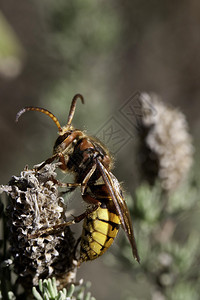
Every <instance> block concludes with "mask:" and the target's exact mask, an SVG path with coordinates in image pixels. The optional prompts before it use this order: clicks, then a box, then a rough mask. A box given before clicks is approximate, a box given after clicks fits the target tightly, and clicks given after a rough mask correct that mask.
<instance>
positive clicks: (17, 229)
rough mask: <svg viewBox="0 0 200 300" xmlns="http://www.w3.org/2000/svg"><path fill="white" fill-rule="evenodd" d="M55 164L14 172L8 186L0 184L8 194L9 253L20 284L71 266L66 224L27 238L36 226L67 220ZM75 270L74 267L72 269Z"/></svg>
mask: <svg viewBox="0 0 200 300" xmlns="http://www.w3.org/2000/svg"><path fill="white" fill-rule="evenodd" d="M55 168H56V164H51V165H46V166H45V167H44V168H43V169H42V170H40V171H39V172H37V173H36V172H35V171H34V170H29V169H28V168H25V170H24V171H22V172H21V176H19V177H16V176H13V177H12V179H11V180H10V182H9V185H8V186H1V187H0V191H5V192H6V193H7V194H8V195H9V196H10V197H9V198H10V203H9V205H8V207H7V212H8V225H9V228H10V244H11V253H12V255H13V258H14V266H15V272H16V273H17V274H18V276H19V281H20V282H21V283H22V285H23V286H25V287H26V288H27V287H31V286H32V285H37V284H38V281H39V279H40V278H42V279H44V278H47V277H49V276H55V277H56V278H57V279H58V280H59V278H61V279H62V280H63V277H65V275H66V278H67V276H68V274H67V273H68V272H69V273H70V272H72V270H73V250H74V243H75V240H74V238H73V235H72V232H71V230H70V228H69V227H65V228H64V229H62V230H59V231H55V232H53V233H52V232H51V234H46V235H42V236H37V237H34V238H30V237H29V235H33V234H35V233H36V232H38V230H40V229H44V228H46V227H51V226H54V225H56V224H60V223H64V222H66V217H65V212H66V205H65V204H64V201H63V199H62V198H61V197H59V194H58V190H57V186H56V185H55V184H54V183H53V182H52V180H50V179H49V178H51V177H53V178H55V176H56V173H55ZM74 272H75V270H74Z"/></svg>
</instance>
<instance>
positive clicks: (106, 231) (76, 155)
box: [16, 94, 140, 263]
mask: <svg viewBox="0 0 200 300" xmlns="http://www.w3.org/2000/svg"><path fill="white" fill-rule="evenodd" d="M79 98H80V100H81V101H82V103H84V99H83V96H82V95H81V94H76V95H75V96H74V98H73V99H72V103H71V108H70V111H69V116H68V121H67V125H66V126H63V127H61V125H60V123H59V121H58V119H57V118H56V117H55V116H54V115H53V114H52V113H51V112H49V111H48V110H46V109H43V108H39V107H25V108H23V109H22V110H20V111H19V112H18V114H17V116H16V121H18V119H19V117H20V116H21V115H22V114H23V113H24V112H26V111H39V112H42V113H44V114H46V115H47V116H49V117H50V118H51V119H52V120H53V121H54V122H55V124H56V126H57V127H58V130H59V137H58V138H57V140H56V142H55V145H54V148H53V155H52V156H51V157H50V158H48V159H47V160H46V161H45V162H44V163H42V164H41V165H40V166H39V168H38V170H39V169H41V168H43V167H44V166H45V165H46V164H49V163H52V162H53V161H54V160H55V159H58V160H59V162H60V166H59V167H60V168H61V170H62V171H64V172H73V173H74V175H75V181H74V183H66V184H63V186H67V187H68V188H69V189H70V190H74V189H75V188H76V187H77V186H80V187H81V194H82V198H83V200H84V201H85V202H87V203H88V204H89V205H90V206H89V207H88V208H87V209H86V211H85V212H84V213H83V214H81V215H80V216H77V217H74V219H73V220H72V221H69V222H67V223H65V224H61V225H63V226H68V225H71V224H74V223H77V222H80V221H81V220H83V219H84V223H83V230H82V235H81V237H80V259H79V262H80V263H81V262H83V261H87V260H93V259H96V258H97V257H99V256H100V255H102V254H103V253H104V252H105V251H106V250H107V249H108V248H109V247H110V246H111V244H112V242H113V240H114V238H115V237H116V235H117V233H118V231H119V227H120V225H121V226H122V228H123V229H124V231H125V233H126V235H127V237H128V239H129V242H130V244H131V247H132V252H133V256H134V258H135V259H136V260H137V261H138V262H139V261H140V259H139V255H138V251H137V246H136V242H135V237H134V232H133V227H132V223H131V218H130V214H129V211H128V208H127V205H126V202H125V200H124V197H123V194H122V189H121V187H120V184H119V181H118V180H117V178H116V177H115V176H114V175H113V174H112V173H111V168H112V159H111V156H110V154H109V152H108V150H107V149H106V148H105V147H104V146H103V145H102V144H101V143H100V142H99V141H97V140H96V139H95V138H93V137H89V136H87V135H86V133H84V132H83V131H81V130H79V129H75V128H74V127H73V126H72V125H71V122H72V119H73V116H74V112H75V108H76V102H77V99H79ZM100 181H101V182H100ZM47 230H48V228H47ZM44 232H45V230H44Z"/></svg>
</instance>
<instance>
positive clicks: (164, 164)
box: [140, 93, 193, 191]
mask: <svg viewBox="0 0 200 300" xmlns="http://www.w3.org/2000/svg"><path fill="white" fill-rule="evenodd" d="M140 100H141V107H142V120H141V125H142V129H143V130H142V132H143V135H142V137H141V145H142V146H141V147H142V150H141V151H142V153H143V166H142V167H143V168H144V170H146V171H147V173H146V175H147V176H146V177H147V179H149V181H150V182H151V183H153V182H152V181H154V180H155V179H156V178H157V177H158V178H159V179H160V180H161V183H162V187H163V189H164V190H166V191H171V190H174V189H175V188H176V187H177V186H178V185H179V183H180V182H182V180H183V179H184V178H185V175H187V173H188V171H189V169H190V167H191V165H192V161H193V146H192V138H191V136H190V134H189V133H188V125H187V121H186V118H185V116H184V114H183V113H181V112H180V111H179V110H178V109H175V108H172V107H169V106H166V105H165V104H164V103H163V102H161V100H160V99H159V97H158V96H157V95H155V94H147V93H143V94H142V95H141V98H140ZM149 104H150V106H149ZM151 108H152V109H151Z"/></svg>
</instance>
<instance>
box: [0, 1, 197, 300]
mask: <svg viewBox="0 0 200 300" xmlns="http://www.w3.org/2000/svg"><path fill="white" fill-rule="evenodd" d="M0 9H1V13H0V101H1V110H0V114H1V115H0V138H1V156H0V165H1V174H0V176H1V183H7V182H8V180H9V179H10V177H11V176H12V175H13V174H14V175H17V174H19V172H20V170H22V169H23V167H24V166H25V164H28V165H29V166H32V165H34V164H37V163H39V162H41V161H43V160H44V159H46V158H47V157H49V156H50V155H51V152H52V146H53V143H54V141H55V138H56V131H57V130H56V128H55V124H53V122H52V121H51V120H50V119H48V118H47V117H46V116H44V115H41V114H37V113H27V114H25V115H23V117H22V118H21V119H20V120H19V123H18V124H16V123H15V115H16V113H17V111H18V110H19V109H20V108H21V107H23V106H29V105H31V106H41V107H44V108H47V109H49V110H50V111H52V112H53V113H54V114H55V115H56V116H57V117H58V118H59V120H60V122H61V124H63V125H64V124H65V122H66V120H67V114H68V109H69V105H70V101H71V99H72V97H73V95H74V94H76V93H82V94H83V95H84V97H85V105H84V106H82V104H78V106H77V111H76V114H75V118H74V122H73V123H74V125H75V126H77V127H79V128H82V129H87V130H88V131H89V133H90V134H95V133H96V132H97V131H98V129H99V128H100V127H101V124H103V123H104V122H106V120H108V119H109V118H110V117H111V116H115V115H116V116H118V115H117V113H118V110H119V109H120V107H121V106H122V105H123V103H124V101H126V99H127V98H128V97H129V96H130V95H131V94H133V93H134V92H136V91H138V90H140V91H147V92H149V91H153V92H156V93H158V94H159V95H160V96H161V97H162V98H163V100H164V101H165V102H168V103H171V104H172V105H175V106H177V107H180V109H181V110H182V111H183V112H184V113H185V115H186V117H187V119H188V122H189V126H190V132H191V133H192V134H193V136H194V143H195V145H196V146H197V150H198V138H199V128H200V121H199V108H200V105H199V97H200V84H199V77H200V55H199V49H200V2H199V1H197V0H190V1H189V0H182V1H174V2H172V1H169V0H165V1H158V0H150V1H144V0H133V1H131V0H128V1H127V0H125V1H122V0H116V1H109V2H107V1H98V2H96V1H92V0H86V1H80V0H79V1H78V0H75V1H65V0H59V1H53V0H48V1H47V0H46V1H36V0H34V1H31V2H30V1H25V0H21V1H13V0H2V1H1V2H0ZM120 122H121V123H123V124H124V127H125V128H126V127H128V128H129V129H128V130H129V131H130V130H133V131H134V128H132V127H131V126H129V125H130V124H128V123H127V121H126V120H124V119H123V118H121V119H120ZM131 128H132V129H131ZM133 135H135V133H134V134H133ZM133 147H134V137H133V138H132V140H131V141H130V142H127V144H126V145H125V146H124V147H123V148H122V149H121V150H120V151H119V152H118V153H117V155H116V157H117V161H116V164H115V165H116V170H115V174H116V175H117V176H118V178H119V180H122V181H124V182H125V188H126V189H128V190H129V189H130V190H131V188H132V186H133V179H132V178H133V177H132V176H134V174H133V173H134V172H136V170H135V169H134V159H133V158H132V151H133V150H132V149H133ZM111 148H112V145H111ZM197 150H196V153H197ZM111 151H112V149H111ZM127 157H129V158H130V160H127ZM130 164H131V170H130ZM79 277H84V279H86V280H87V279H89V280H91V281H92V290H93V291H94V293H93V294H94V295H95V296H96V297H97V299H100V300H101V299H114V297H112V295H113V290H114V289H115V290H116V299H120V297H119V294H120V284H122V282H123V284H124V285H125V286H126V284H127V285H128V286H129V289H130V284H131V283H130V278H131V277H130V276H129V274H127V273H126V272H125V270H124V271H123V272H122V271H121V272H119V271H115V270H112V269H107V268H106V267H105V265H103V263H102V261H101V259H99V261H97V262H92V263H88V264H85V265H84V266H83V267H82V269H81V270H80V273H79ZM117 283H120V284H117ZM116 285H117V287H116V288H115V286H116ZM104 287H105V288H104ZM131 287H132V285H131ZM139 288H140V287H138V289H139ZM133 291H134V292H135V290H134V289H133ZM141 299H142V298H141ZM145 299H146V298H145Z"/></svg>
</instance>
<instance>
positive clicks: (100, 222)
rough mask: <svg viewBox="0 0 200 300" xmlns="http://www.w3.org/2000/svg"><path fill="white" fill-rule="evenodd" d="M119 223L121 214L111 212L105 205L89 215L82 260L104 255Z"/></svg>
mask: <svg viewBox="0 0 200 300" xmlns="http://www.w3.org/2000/svg"><path fill="white" fill-rule="evenodd" d="M110 201H111V200H110V199H109V202H110ZM119 225H120V218H119V216H118V215H117V214H116V213H114V212H110V211H109V209H108V208H107V207H105V205H102V206H100V207H99V208H98V209H97V210H95V211H94V212H93V213H91V214H90V215H88V216H87V217H86V218H85V220H84V223H83V231H82V236H81V245H80V261H87V260H93V259H95V258H97V257H99V256H100V255H102V254H103V253H104V252H105V251H106V250H107V249H108V248H109V247H110V246H111V244H112V242H113V240H114V238H115V237H116V235H117V233H118V231H119Z"/></svg>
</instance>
